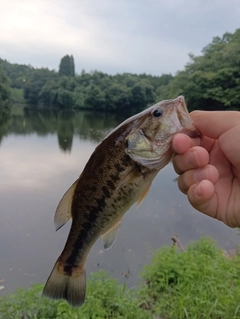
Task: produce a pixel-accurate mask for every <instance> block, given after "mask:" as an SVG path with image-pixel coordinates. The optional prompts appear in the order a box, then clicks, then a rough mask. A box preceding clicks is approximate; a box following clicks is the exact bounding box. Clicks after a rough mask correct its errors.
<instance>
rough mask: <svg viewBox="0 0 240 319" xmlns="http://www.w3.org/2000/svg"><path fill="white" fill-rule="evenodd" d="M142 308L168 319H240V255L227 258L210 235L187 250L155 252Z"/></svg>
mask: <svg viewBox="0 0 240 319" xmlns="http://www.w3.org/2000/svg"><path fill="white" fill-rule="evenodd" d="M142 277H143V279H144V280H145V282H146V286H145V287H143V288H142V289H141V290H140V292H139V294H140V298H141V299H142V307H143V308H144V309H149V310H150V311H152V313H154V314H155V315H159V316H162V317H163V318H165V319H175V318H176V319H187V318H191V319H201V318H211V319H233V318H240V301H239V295H240V258H239V256H236V257H234V258H233V259H228V258H226V257H225V256H224V254H223V252H222V250H221V249H218V248H217V247H216V245H215V243H214V242H213V241H212V240H211V239H208V238H203V239H201V240H200V241H199V242H194V243H192V244H191V245H189V247H188V248H187V250H186V251H185V252H179V251H178V250H177V249H176V248H175V247H173V248H169V247H163V248H162V249H161V250H160V251H156V252H155V254H154V257H153V260H152V263H151V264H150V265H148V266H145V268H144V271H143V273H142Z"/></svg>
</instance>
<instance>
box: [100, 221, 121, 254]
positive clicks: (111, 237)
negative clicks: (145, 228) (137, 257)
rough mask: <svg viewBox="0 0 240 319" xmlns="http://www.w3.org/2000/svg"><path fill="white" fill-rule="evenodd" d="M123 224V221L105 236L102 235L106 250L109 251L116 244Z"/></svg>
mask: <svg viewBox="0 0 240 319" xmlns="http://www.w3.org/2000/svg"><path fill="white" fill-rule="evenodd" d="M121 223H122V220H120V221H119V222H117V224H115V225H114V226H113V227H112V228H110V229H109V230H108V231H107V232H106V233H105V234H103V235H102V241H103V247H104V249H109V248H111V247H112V245H113V244H114V242H115V240H116V238H117V233H118V230H119V228H120V225H121Z"/></svg>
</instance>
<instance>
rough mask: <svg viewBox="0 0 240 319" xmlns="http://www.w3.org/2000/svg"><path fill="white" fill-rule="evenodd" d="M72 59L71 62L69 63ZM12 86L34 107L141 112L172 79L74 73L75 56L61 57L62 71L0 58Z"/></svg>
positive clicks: (96, 72) (134, 75) (141, 75)
mask: <svg viewBox="0 0 240 319" xmlns="http://www.w3.org/2000/svg"><path fill="white" fill-rule="evenodd" d="M68 62H69V63H68ZM0 63H1V64H2V66H3V68H4V70H5V72H6V74H7V75H8V76H9V78H10V79H11V81H12V87H13V88H22V89H23V94H24V98H25V100H26V102H27V103H28V104H31V105H33V106H39V105H40V106H41V105H43V106H47V107H57V108H62V109H63V108H64V109H94V110H99V111H114V112H115V111H119V112H120V111H128V110H129V107H131V109H132V111H140V110H142V109H143V108H144V107H146V105H148V104H152V103H154V102H155V101H156V98H157V95H158V94H159V88H160V87H161V86H165V85H167V84H168V83H169V81H170V80H171V79H172V78H173V76H172V75H170V74H163V75H162V76H151V75H146V74H140V75H137V74H130V73H124V74H117V75H108V74H106V73H103V72H99V71H92V72H90V73H86V72H85V71H84V70H83V71H82V72H81V74H80V75H75V71H74V60H73V57H72V56H71V57H69V56H65V57H63V58H62V60H61V63H60V67H59V72H58V73H57V72H55V71H50V70H48V69H46V68H44V69H43V68H42V69H34V68H32V67H31V66H25V65H13V64H10V63H9V62H7V61H6V60H0Z"/></svg>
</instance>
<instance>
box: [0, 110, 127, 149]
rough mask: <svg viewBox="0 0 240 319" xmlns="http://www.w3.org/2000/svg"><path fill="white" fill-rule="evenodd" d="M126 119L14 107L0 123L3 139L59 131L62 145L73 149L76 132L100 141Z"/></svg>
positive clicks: (89, 138) (105, 115)
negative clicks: (9, 136) (9, 114)
mask: <svg viewBox="0 0 240 319" xmlns="http://www.w3.org/2000/svg"><path fill="white" fill-rule="evenodd" d="M123 119H124V118H122V119H121V118H119V116H118V117H116V116H115V115H112V114H104V113H91V112H74V111H56V110H47V109H42V110H41V109H40V110H36V109H31V108H28V107H25V108H23V109H22V110H20V109H18V108H14V109H13V111H12V115H11V116H8V118H5V119H4V121H3V122H2V123H0V124H1V125H0V142H1V141H2V139H3V138H4V136H7V135H10V134H16V135H28V134H32V133H36V134H37V135H39V136H46V135H48V134H56V133H57V137H58V144H59V148H60V149H61V150H62V151H64V152H71V150H72V144H73V135H74V134H75V135H78V136H79V137H81V138H83V139H88V140H91V141H94V142H100V141H101V140H102V139H103V138H104V136H105V135H106V134H107V132H108V131H109V130H110V129H112V128H113V127H115V126H116V125H117V124H119V123H120V122H121V120H123Z"/></svg>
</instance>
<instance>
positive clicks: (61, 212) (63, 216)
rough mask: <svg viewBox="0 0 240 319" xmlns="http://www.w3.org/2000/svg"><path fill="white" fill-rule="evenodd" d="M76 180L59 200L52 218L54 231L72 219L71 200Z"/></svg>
mask: <svg viewBox="0 0 240 319" xmlns="http://www.w3.org/2000/svg"><path fill="white" fill-rule="evenodd" d="M77 182H78V179H77V180H76V182H75V183H73V184H72V186H71V187H70V188H69V189H68V190H67V191H66V193H65V194H64V195H63V197H62V199H61V200H60V202H59V204H58V207H57V210H56V212H55V216H54V224H55V228H56V230H59V229H60V228H61V227H62V226H63V225H65V224H66V222H67V221H68V220H69V219H70V218H71V217H72V215H71V213H72V199H73V195H74V192H75V189H76V186H77Z"/></svg>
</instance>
